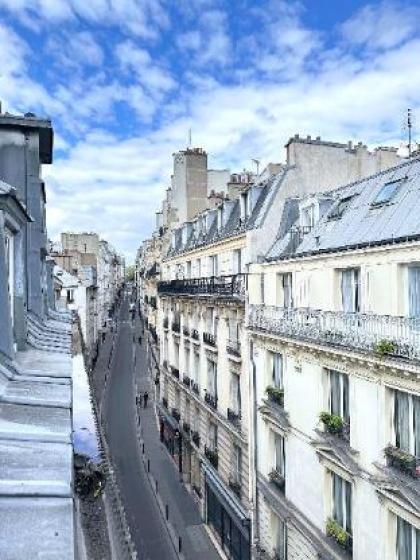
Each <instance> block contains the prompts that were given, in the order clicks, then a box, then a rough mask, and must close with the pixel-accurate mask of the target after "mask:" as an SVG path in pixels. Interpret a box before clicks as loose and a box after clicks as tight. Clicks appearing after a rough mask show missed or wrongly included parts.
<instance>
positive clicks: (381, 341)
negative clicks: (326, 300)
mask: <svg viewBox="0 0 420 560" xmlns="http://www.w3.org/2000/svg"><path fill="white" fill-rule="evenodd" d="M249 326H250V328H252V329H255V330H258V331H263V332H268V333H271V334H277V335H285V336H293V337H296V338H300V339H302V340H308V341H312V342H323V343H328V344H334V345H337V346H343V347H346V348H354V349H357V350H365V351H371V352H375V353H377V354H378V355H381V356H384V355H388V356H393V357H399V358H407V359H411V360H420V317H395V316H391V315H374V314H373V313H345V312H342V311H321V310H318V309H307V308H296V309H293V308H282V307H273V306H262V305H251V306H250V318H249Z"/></svg>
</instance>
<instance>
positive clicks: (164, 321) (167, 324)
mask: <svg viewBox="0 0 420 560" xmlns="http://www.w3.org/2000/svg"><path fill="white" fill-rule="evenodd" d="M163 328H164V329H167V328H169V319H168V317H165V318H164V319H163Z"/></svg>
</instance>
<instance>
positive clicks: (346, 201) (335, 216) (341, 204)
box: [328, 195, 355, 220]
mask: <svg viewBox="0 0 420 560" xmlns="http://www.w3.org/2000/svg"><path fill="white" fill-rule="evenodd" d="M354 197H355V195H351V196H345V197H343V198H341V199H340V200H339V201H338V202H337V203H336V204H335V205H334V206H333V208H332V210H331V212H330V213H329V215H328V219H329V220H339V219H340V218H341V217H342V215H343V214H344V212H345V211H346V210H347V208H348V207H349V206H350V203H351V201H352V200H353V198H354Z"/></svg>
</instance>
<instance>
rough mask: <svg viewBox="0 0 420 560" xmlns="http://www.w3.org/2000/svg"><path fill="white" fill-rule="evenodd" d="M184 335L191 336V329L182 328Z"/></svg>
mask: <svg viewBox="0 0 420 560" xmlns="http://www.w3.org/2000/svg"><path fill="white" fill-rule="evenodd" d="M182 334H183V335H184V336H190V329H189V328H188V327H182Z"/></svg>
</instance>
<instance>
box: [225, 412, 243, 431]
mask: <svg viewBox="0 0 420 560" xmlns="http://www.w3.org/2000/svg"><path fill="white" fill-rule="evenodd" d="M227 419H228V420H229V422H230V423H231V424H233V425H234V426H235V428H238V429H239V428H240V425H241V413H240V412H235V411H234V410H233V409H232V408H228V409H227Z"/></svg>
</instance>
